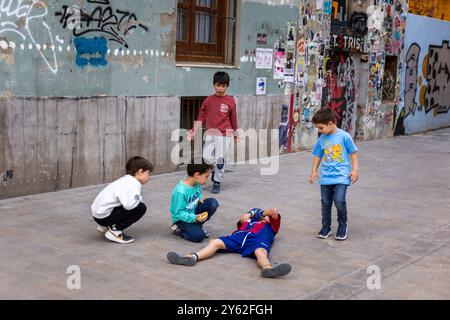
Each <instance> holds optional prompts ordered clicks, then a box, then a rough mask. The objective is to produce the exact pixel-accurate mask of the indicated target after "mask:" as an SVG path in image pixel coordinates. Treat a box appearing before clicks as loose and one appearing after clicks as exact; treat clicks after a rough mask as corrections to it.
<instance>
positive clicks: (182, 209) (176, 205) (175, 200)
mask: <svg viewBox="0 0 450 320" xmlns="http://www.w3.org/2000/svg"><path fill="white" fill-rule="evenodd" d="M170 207H171V208H170V209H171V210H170V211H171V212H172V219H173V220H177V221H183V222H187V223H194V222H196V221H197V216H196V215H195V214H194V213H190V212H188V211H187V210H186V207H187V203H186V200H185V198H184V196H183V194H182V193H179V192H174V193H173V194H172V201H171V206H170Z"/></svg>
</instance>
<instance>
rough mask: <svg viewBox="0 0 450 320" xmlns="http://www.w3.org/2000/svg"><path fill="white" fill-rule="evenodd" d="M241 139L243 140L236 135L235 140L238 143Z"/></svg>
mask: <svg viewBox="0 0 450 320" xmlns="http://www.w3.org/2000/svg"><path fill="white" fill-rule="evenodd" d="M239 141H241V140H240V139H239V137H238V136H234V142H235V143H236V144H238V143H239Z"/></svg>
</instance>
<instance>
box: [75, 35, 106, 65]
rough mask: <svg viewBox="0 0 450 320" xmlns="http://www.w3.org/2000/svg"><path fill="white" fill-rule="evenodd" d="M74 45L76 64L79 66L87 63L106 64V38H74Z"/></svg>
mask: <svg viewBox="0 0 450 320" xmlns="http://www.w3.org/2000/svg"><path fill="white" fill-rule="evenodd" d="M74 43H75V47H76V50H77V58H76V64H77V65H78V66H80V67H85V66H87V65H88V64H90V65H91V66H94V67H97V66H106V65H107V64H108V61H107V60H106V52H107V51H108V46H107V40H106V39H105V38H103V37H101V38H93V39H89V38H75V39H74Z"/></svg>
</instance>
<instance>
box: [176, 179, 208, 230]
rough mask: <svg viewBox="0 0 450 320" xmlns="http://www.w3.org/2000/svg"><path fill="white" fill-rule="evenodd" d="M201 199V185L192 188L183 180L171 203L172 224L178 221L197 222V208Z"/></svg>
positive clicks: (178, 185) (177, 187)
mask: <svg viewBox="0 0 450 320" xmlns="http://www.w3.org/2000/svg"><path fill="white" fill-rule="evenodd" d="M201 198H202V187H201V185H200V184H196V185H195V186H193V187H191V186H188V185H187V184H185V183H184V182H183V181H182V180H181V181H180V182H179V183H178V184H177V186H176V187H175V188H174V189H173V191H172V200H171V202H170V213H171V216H172V223H175V222H177V221H183V222H187V223H194V222H196V221H197V220H196V216H195V208H196V207H197V205H198V202H199V201H200V200H201Z"/></svg>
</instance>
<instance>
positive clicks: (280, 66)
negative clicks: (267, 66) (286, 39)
mask: <svg viewBox="0 0 450 320" xmlns="http://www.w3.org/2000/svg"><path fill="white" fill-rule="evenodd" d="M285 64H286V52H285V51H284V50H279V51H275V53H274V69H273V78H274V79H275V80H283V79H284V66H285Z"/></svg>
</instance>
